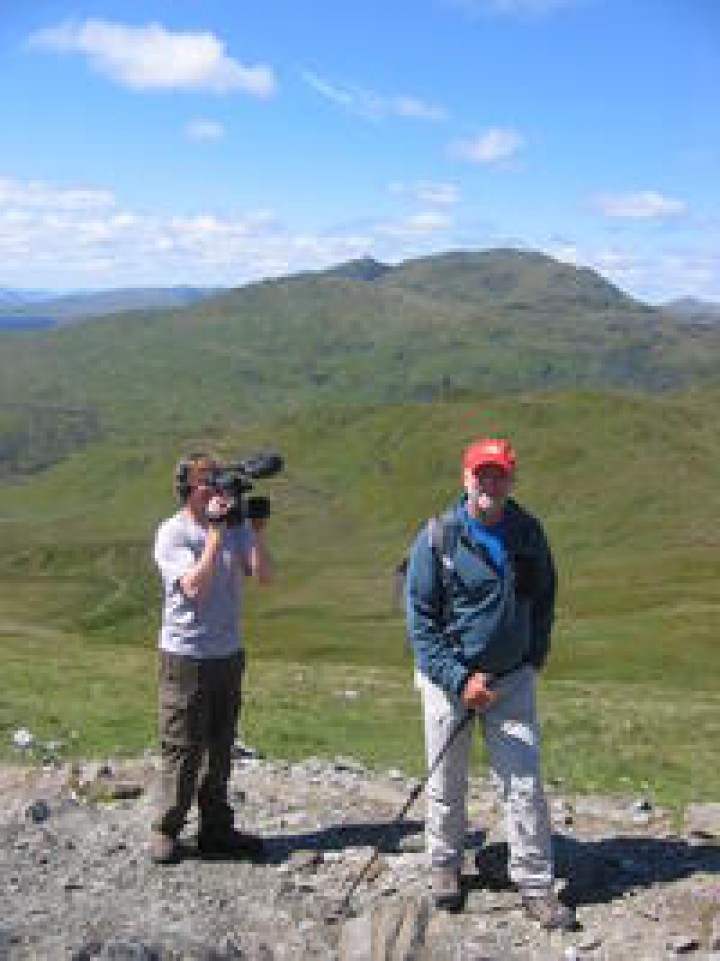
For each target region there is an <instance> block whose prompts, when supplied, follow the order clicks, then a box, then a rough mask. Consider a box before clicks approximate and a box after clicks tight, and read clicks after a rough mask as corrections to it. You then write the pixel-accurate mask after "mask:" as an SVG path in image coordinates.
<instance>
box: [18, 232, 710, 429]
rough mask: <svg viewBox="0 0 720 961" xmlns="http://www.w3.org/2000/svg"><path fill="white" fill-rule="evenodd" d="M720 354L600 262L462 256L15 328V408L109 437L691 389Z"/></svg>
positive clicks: (699, 332) (703, 334)
mask: <svg viewBox="0 0 720 961" xmlns="http://www.w3.org/2000/svg"><path fill="white" fill-rule="evenodd" d="M498 278H501V279H502V283H500V280H498ZM488 290H489V291H490V292H489V293H488ZM719 354H720V330H718V329H714V328H707V329H696V328H692V330H689V331H688V330H687V329H684V328H681V327H679V326H678V325H677V324H674V323H672V322H671V321H669V320H667V318H665V317H664V316H663V315H662V314H661V313H660V312H659V311H655V310H653V309H651V308H648V307H645V306H643V305H639V304H637V303H636V302H634V301H632V300H631V299H630V298H627V297H625V296H624V295H622V294H620V292H618V291H616V290H615V288H612V287H611V285H608V284H607V283H606V282H605V281H602V280H601V279H600V278H598V277H597V275H594V274H592V273H591V272H588V271H575V270H574V268H571V267H569V266H567V265H562V264H558V263H557V262H555V261H553V260H552V259H550V258H547V257H543V256H542V255H538V254H527V253H522V252H517V251H515V252H512V251H511V252H508V251H499V252H490V253H484V254H483V253H476V254H452V255H446V256H438V257H434V258H425V259H423V260H422V261H414V262H408V263H407V264H404V265H401V266H399V267H397V268H391V269H390V270H387V271H380V272H379V273H378V275H377V277H376V279H374V280H365V279H362V280H357V279H348V278H347V277H343V276H342V275H338V273H337V271H329V272H327V273H320V274H307V275H297V276H294V277H290V278H285V279H281V280H274V281H265V282H263V283H258V284H253V285H250V286H248V287H245V288H240V289H238V290H235V291H229V292H225V293H223V294H221V295H219V296H216V297H213V298H210V299H208V300H205V301H203V302H202V303H201V304H199V305H196V306H193V307H190V308H186V309H183V310H173V311H169V312H165V311H152V312H143V311H138V312H135V313H130V314H125V315H123V317H122V320H120V319H119V318H113V317H110V318H104V319H99V320H94V321H93V322H92V323H89V322H86V323H76V324H73V325H71V326H70V327H67V328H63V329H60V330H54V331H49V332H38V333H32V334H30V333H28V334H23V335H18V334H10V333H6V334H0V403H8V402H13V403H29V404H33V405H42V404H46V403H47V404H51V405H62V406H74V407H83V408H87V409H89V410H92V411H93V412H94V415H95V417H96V418H97V421H98V423H99V424H100V425H101V426H102V428H103V429H104V430H106V431H109V432H113V433H114V432H120V433H122V434H125V435H127V434H128V433H129V432H131V433H132V432H138V431H141V432H143V433H147V434H150V433H153V432H157V431H175V430H177V429H182V428H183V427H187V428H189V429H197V430H201V429H204V428H206V427H208V426H209V425H211V424H214V423H216V422H218V421H222V422H223V423H225V424H226V425H227V426H231V425H241V424H242V423H243V422H244V420H245V419H246V418H247V417H253V418H255V417H257V416H262V417H265V416H267V415H269V414H277V413H281V412H283V411H291V410H299V409H301V408H303V407H304V406H307V405H308V404H323V403H327V402H330V403H335V402H338V401H342V402H344V403H347V402H351V403H376V402H397V401H402V400H408V401H427V400H431V399H434V398H437V397H442V396H451V395H453V394H455V395H457V394H462V392H470V394H472V395H474V394H476V393H477V391H478V390H483V391H489V392H502V393H511V392H516V391H527V390H554V389H558V388H574V387H579V386H588V387H600V388H602V387H615V388H617V387H631V388H640V389H649V390H658V389H667V388H680V387H682V386H687V385H689V384H691V383H694V382H706V381H710V382H712V381H715V380H716V379H717V377H718V369H719V368H718V363H717V361H718V356H719Z"/></svg>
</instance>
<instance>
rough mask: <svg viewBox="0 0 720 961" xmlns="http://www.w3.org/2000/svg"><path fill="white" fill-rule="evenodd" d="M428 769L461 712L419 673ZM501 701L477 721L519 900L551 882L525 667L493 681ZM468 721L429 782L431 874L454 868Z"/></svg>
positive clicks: (461, 832) (462, 829)
mask: <svg viewBox="0 0 720 961" xmlns="http://www.w3.org/2000/svg"><path fill="white" fill-rule="evenodd" d="M416 684H417V686H418V688H419V689H420V692H421V694H422V699H423V709H424V717H425V746H426V752H427V762H428V768H430V767H431V765H432V763H433V761H434V760H435V758H436V757H437V756H438V755H439V753H440V751H441V749H442V747H443V745H444V744H445V742H446V740H447V738H448V735H449V734H450V732H451V731H452V729H453V727H454V726H455V725H456V724H457V723H458V721H460V720H461V719H462V718H463V716H464V714H465V708H464V707H463V706H462V705H461V704H460V703H459V702H458V701H456V700H454V699H451V698H449V697H448V696H447V694H445V692H444V691H443V690H442V689H441V688H440V687H438V686H437V685H435V684H433V683H432V682H431V681H430V680H428V678H426V677H424V676H423V675H422V674H420V673H417V674H416ZM495 689H496V690H497V691H498V692H499V694H500V697H499V698H498V700H497V701H496V702H495V704H494V705H493V706H492V707H491V708H489V709H488V710H487V711H485V712H484V713H482V714H480V715H479V723H480V725H481V727H482V730H483V734H484V738H485V746H486V748H487V752H488V759H489V764H490V771H491V774H492V776H493V779H494V780H495V781H496V783H497V784H498V786H499V788H500V792H501V798H502V801H503V803H504V808H505V819H506V830H507V840H508V846H509V848H510V878H511V879H512V881H514V882H515V883H516V884H517V885H518V887H520V888H522V890H523V891H524V892H526V893H530V894H532V893H542V892H544V891H546V890H547V889H548V888H549V887H550V886H551V885H552V883H553V861H552V844H551V831H550V819H549V815H548V808H547V802H546V800H545V792H544V790H543V785H542V779H541V772H540V744H539V736H538V723H537V714H536V708H535V671H534V670H533V668H532V667H530V666H529V665H525V666H523V667H521V668H519V669H518V670H517V671H513V672H512V673H511V674H507V675H506V676H505V677H502V678H500V679H499V680H498V681H497V682H496V685H495ZM473 726H474V722H473V721H470V722H469V723H468V724H467V725H466V726H465V727H464V728H463V729H462V731H461V732H460V733H459V734H458V736H457V738H456V739H455V741H454V743H453V744H452V746H451V747H450V749H449V750H448V752H447V753H446V754H445V756H444V758H443V759H442V761H441V762H440V764H439V765H438V767H437V770H436V771H435V773H434V774H433V775H432V777H431V778H430V780H429V782H428V788H427V821H426V842H427V850H428V854H429V857H430V863H431V865H432V866H433V867H439V866H449V867H457V868H460V867H461V864H462V859H463V850H464V846H465V835H466V831H467V784H468V765H469V758H470V742H471V739H472V730H473Z"/></svg>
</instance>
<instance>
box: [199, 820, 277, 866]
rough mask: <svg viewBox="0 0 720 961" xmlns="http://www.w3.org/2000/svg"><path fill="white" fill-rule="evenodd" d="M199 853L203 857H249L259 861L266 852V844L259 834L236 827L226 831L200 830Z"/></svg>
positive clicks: (251, 859)
mask: <svg viewBox="0 0 720 961" xmlns="http://www.w3.org/2000/svg"><path fill="white" fill-rule="evenodd" d="M197 848H198V853H199V854H201V855H202V856H203V857H230V858H247V859H248V860H250V861H259V860H261V859H262V857H263V855H264V854H265V844H264V843H263V840H262V838H261V837H258V835H257V834H246V833H245V831H237V830H236V829H235V828H227V830H224V831H202V830H201V831H200V833H199V834H198V838H197Z"/></svg>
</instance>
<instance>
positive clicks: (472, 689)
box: [460, 672, 498, 711]
mask: <svg viewBox="0 0 720 961" xmlns="http://www.w3.org/2000/svg"><path fill="white" fill-rule="evenodd" d="M489 684H490V678H489V677H488V675H487V674H481V673H480V672H478V673H476V674H471V675H470V677H469V678H468V679H467V681H466V682H465V687H464V688H463V689H462V693H461V694H460V700H461V701H462V702H463V704H464V705H465V707H467V708H469V709H470V710H471V711H485V710H487V708H489V707H492V706H493V704H494V703H495V701H497V699H498V692H497V691H493V690H492V688H491V687H490V686H489Z"/></svg>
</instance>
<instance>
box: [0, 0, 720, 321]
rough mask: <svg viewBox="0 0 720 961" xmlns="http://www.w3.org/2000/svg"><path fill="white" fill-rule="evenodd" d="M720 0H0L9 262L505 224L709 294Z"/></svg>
mask: <svg viewBox="0 0 720 961" xmlns="http://www.w3.org/2000/svg"><path fill="white" fill-rule="evenodd" d="M719 53H720V4H718V3H717V2H716V0H384V2H382V3H381V2H379V0H377V2H376V0H365V2H364V3H353V2H351V0H348V2H338V0H303V2H298V0H263V2H262V3H261V2H259V0H256V2H250V0H247V2H245V0H222V2H221V0H202V2H201V0H143V2H142V3H140V2H135V0H107V2H106V0H93V2H90V0H76V2H74V3H70V2H67V0H33V2H32V3H27V2H25V0H0V89H2V91H3V96H2V98H0V124H1V126H0V129H1V130H2V151H1V152H0V286H1V287H23V288H52V289H56V290H65V289H78V288H102V287H114V286H141V285H171V284H205V285H214V284H223V285H226V284H227V285H236V284H241V283H245V282H247V281H250V280H254V279H257V278H261V277H267V276H275V275H279V274H284V273H288V272H292V271H296V270H301V269H306V268H319V267H325V266H329V265H331V264H334V263H338V262H340V261H343V260H347V259H350V258H353V257H358V256H365V255H371V256H374V257H376V258H378V259H380V260H383V261H386V262H391V263H395V262H398V261H400V260H404V259H406V258H408V257H414V256H420V255H424V254H428V253H433V252H436V251H444V250H450V249H485V248H491V247H496V246H507V245H512V246H516V247H526V248H532V249H537V250H542V251H545V252H547V253H549V254H551V255H553V256H556V257H558V258H560V259H563V260H567V261H570V262H574V263H577V264H579V265H588V266H591V267H593V268H595V269H597V270H599V271H600V272H601V273H602V274H603V275H604V276H606V277H608V278H609V279H610V280H612V281H613V282H615V283H617V284H618V285H619V286H620V287H621V288H623V289H624V290H627V291H629V292H630V293H632V294H634V295H636V296H638V297H640V298H642V299H644V300H649V301H653V302H654V301H661V300H665V299H669V298H673V297H678V296H687V295H692V296H697V297H702V298H705V299H710V300H716V301H720V178H719V176H718V171H719V170H720V56H719Z"/></svg>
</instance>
